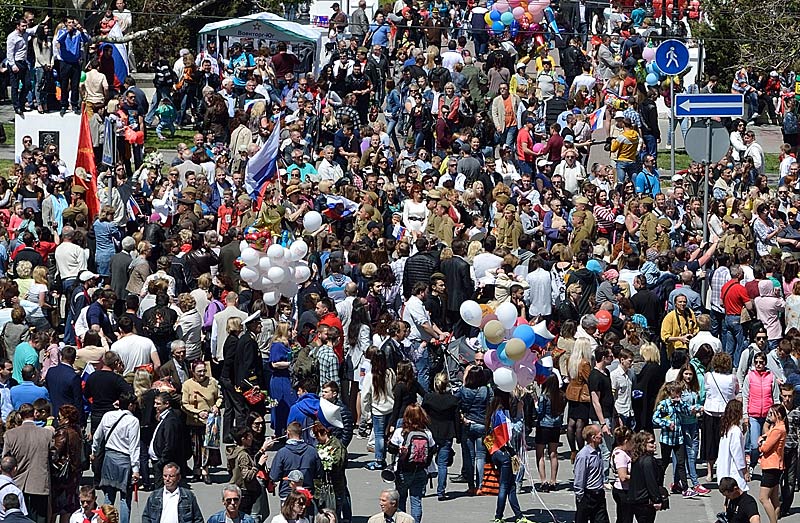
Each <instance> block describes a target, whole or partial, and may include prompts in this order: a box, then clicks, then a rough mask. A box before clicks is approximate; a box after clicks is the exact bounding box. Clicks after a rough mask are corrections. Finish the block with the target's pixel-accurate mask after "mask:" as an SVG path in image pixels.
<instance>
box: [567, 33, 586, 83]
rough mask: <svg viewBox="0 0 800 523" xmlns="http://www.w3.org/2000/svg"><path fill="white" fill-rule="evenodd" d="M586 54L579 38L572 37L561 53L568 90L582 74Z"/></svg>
mask: <svg viewBox="0 0 800 523" xmlns="http://www.w3.org/2000/svg"><path fill="white" fill-rule="evenodd" d="M584 63H586V56H585V55H584V54H583V51H581V44H580V41H579V40H578V39H577V38H572V39H570V41H569V45H568V46H567V48H566V49H564V52H563V53H561V67H563V68H564V77H565V79H566V83H567V85H566V87H567V91H569V89H570V87H572V81H573V80H575V77H576V76H578V75H579V74H581V71H582V70H583V64H584Z"/></svg>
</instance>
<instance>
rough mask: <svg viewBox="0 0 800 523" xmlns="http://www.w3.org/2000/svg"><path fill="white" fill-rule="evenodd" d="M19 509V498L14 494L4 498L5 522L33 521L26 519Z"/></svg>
mask: <svg viewBox="0 0 800 523" xmlns="http://www.w3.org/2000/svg"><path fill="white" fill-rule="evenodd" d="M19 507H20V503H19V496H17V495H16V494H14V493H13V492H10V493H8V494H6V495H5V496H3V510H4V511H5V513H6V515H5V517H4V518H3V521H9V522H11V523H31V520H30V519H29V518H26V517H25V514H23V513H22V511H21V510H20V508H19Z"/></svg>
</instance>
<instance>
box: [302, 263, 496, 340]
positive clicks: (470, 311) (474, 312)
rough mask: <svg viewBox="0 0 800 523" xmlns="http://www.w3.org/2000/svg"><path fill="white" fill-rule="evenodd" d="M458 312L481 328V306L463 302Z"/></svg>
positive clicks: (465, 319)
mask: <svg viewBox="0 0 800 523" xmlns="http://www.w3.org/2000/svg"><path fill="white" fill-rule="evenodd" d="M310 273H311V271H309V276H310ZM459 312H460V313H461V319H462V320H464V322H465V323H466V324H467V325H472V326H473V327H480V326H481V317H482V316H483V311H482V310H481V306H480V305H478V302H475V301H472V300H467V301H465V302H464V303H462V304H461V307H460V308H459Z"/></svg>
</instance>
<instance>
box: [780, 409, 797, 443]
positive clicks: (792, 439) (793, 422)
mask: <svg viewBox="0 0 800 523" xmlns="http://www.w3.org/2000/svg"><path fill="white" fill-rule="evenodd" d="M798 445H800V407H797V408H795V409H792V410H791V411H790V412H789V413H788V414H787V415H786V443H785V444H784V448H787V449H796V448H797V447H798Z"/></svg>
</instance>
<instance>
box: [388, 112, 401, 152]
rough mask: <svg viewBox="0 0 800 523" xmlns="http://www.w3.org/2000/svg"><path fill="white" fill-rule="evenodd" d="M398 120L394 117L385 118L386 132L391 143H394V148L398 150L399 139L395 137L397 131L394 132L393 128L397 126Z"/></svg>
mask: <svg viewBox="0 0 800 523" xmlns="http://www.w3.org/2000/svg"><path fill="white" fill-rule="evenodd" d="M397 123H398V120H397V119H396V118H387V119H386V134H388V135H389V137H390V138H391V139H392V143H393V144H394V149H395V150H396V151H400V150H401V148H400V141H399V140H398V139H397V133H396V132H395V128H396V127H397Z"/></svg>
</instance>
